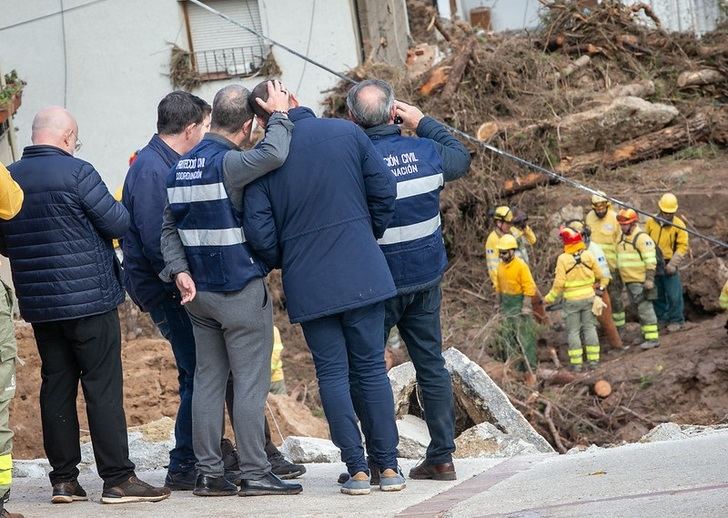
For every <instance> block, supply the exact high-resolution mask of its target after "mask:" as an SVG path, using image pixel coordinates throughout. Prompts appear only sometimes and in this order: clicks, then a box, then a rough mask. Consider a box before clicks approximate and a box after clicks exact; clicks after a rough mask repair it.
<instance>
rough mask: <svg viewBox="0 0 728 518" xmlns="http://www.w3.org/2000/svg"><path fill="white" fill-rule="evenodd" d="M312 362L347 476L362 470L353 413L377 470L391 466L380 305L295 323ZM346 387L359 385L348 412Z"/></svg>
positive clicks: (390, 410)
mask: <svg viewBox="0 0 728 518" xmlns="http://www.w3.org/2000/svg"><path fill="white" fill-rule="evenodd" d="M301 327H302V328H303V334H304V336H305V337H306V343H307V344H308V347H309V349H311V354H312V355H313V361H314V364H315V366H316V377H317V378H318V383H319V393H320V395H321V403H322V404H323V407H324V413H325V414H326V419H327V420H328V422H329V430H330V431H331V439H332V440H333V442H334V444H335V445H336V446H338V447H339V449H341V458H342V460H343V461H344V462H345V463H346V467H347V469H348V471H349V474H351V475H353V474H355V473H357V472H359V471H364V472H368V471H369V468H368V466H367V461H366V459H365V458H364V447H363V446H362V441H361V434H360V433H359V427H358V426H357V414H358V415H359V419H360V420H361V422H362V428H363V429H365V430H367V437H366V439H367V449H368V451H369V455H370V456H371V457H372V459H373V460H374V462H375V463H376V464H377V465H378V466H379V467H380V468H381V469H382V470H384V469H387V468H392V469H396V467H397V443H398V442H399V436H398V434H397V425H396V424H395V417H394V399H393V397H392V388H391V387H390V385H389V379H388V378H387V370H386V367H385V364H384V340H382V328H383V327H384V303H382V302H380V303H377V304H373V305H370V306H365V307H362V308H357V309H352V310H349V311H344V312H343V313H338V314H336V315H331V316H328V317H323V318H317V319H315V320H311V321H308V322H303V323H302V324H301ZM350 379H351V382H352V385H355V386H357V387H359V390H360V394H359V395H358V396H357V398H358V408H357V412H356V413H355V412H354V404H353V402H352V393H351V392H350V386H349V380H350Z"/></svg>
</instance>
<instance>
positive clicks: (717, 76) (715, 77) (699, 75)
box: [677, 68, 723, 88]
mask: <svg viewBox="0 0 728 518" xmlns="http://www.w3.org/2000/svg"><path fill="white" fill-rule="evenodd" d="M722 80H723V74H721V73H720V72H718V71H717V70H713V69H712V68H704V69H702V70H695V71H688V72H683V73H682V74H680V75H679V76H678V77H677V86H679V87H680V88H687V87H689V86H703V85H711V84H715V83H719V82H720V81H722Z"/></svg>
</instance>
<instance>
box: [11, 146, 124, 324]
mask: <svg viewBox="0 0 728 518" xmlns="http://www.w3.org/2000/svg"><path fill="white" fill-rule="evenodd" d="M8 170H9V171H10V173H11V174H12V176H13V179H14V180H15V181H16V182H18V184H19V185H20V187H21V188H22V189H23V192H24V193H25V201H24V203H23V208H22V210H21V211H20V213H19V214H18V215H17V216H16V217H15V218H13V219H12V220H9V221H2V222H0V253H2V254H3V255H6V256H8V257H9V258H10V266H11V268H12V272H13V283H14V284H15V290H16V293H17V295H18V302H19V304H20V314H21V315H22V316H23V318H24V319H25V320H26V321H28V322H50V321H54V320H69V319H76V318H81V317H87V316H91V315H99V314H102V313H106V312H108V311H111V310H112V309H114V308H116V306H118V305H119V304H121V303H122V302H123V301H124V289H123V288H122V287H121V269H120V266H119V263H118V261H117V260H116V255H115V254H114V249H113V247H112V244H111V240H112V239H114V238H119V237H121V236H123V235H124V233H125V232H126V230H127V228H128V227H129V214H128V213H127V212H126V209H125V208H124V206H123V205H122V204H121V203H118V202H117V201H116V200H114V198H113V197H112V196H111V194H110V193H109V190H108V189H107V188H106V185H104V182H103V181H102V180H101V177H100V176H99V173H98V172H96V170H95V169H94V167H93V166H92V165H91V164H89V163H88V162H84V161H83V160H79V159H78V158H74V157H73V156H71V155H70V154H68V153H66V152H65V151H63V150H61V149H59V148H57V147H53V146H29V147H27V148H25V150H24V151H23V158H22V159H21V160H19V161H18V162H15V163H14V164H12V165H11V166H10V167H8Z"/></svg>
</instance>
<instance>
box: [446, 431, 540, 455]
mask: <svg viewBox="0 0 728 518" xmlns="http://www.w3.org/2000/svg"><path fill="white" fill-rule="evenodd" d="M455 447H456V449H455V454H454V456H455V457H456V458H458V459H465V458H469V457H514V456H516V455H535V454H538V453H540V451H539V450H538V448H536V446H534V445H533V444H531V443H528V442H526V441H524V440H523V439H519V438H517V437H513V436H509V435H506V434H504V433H503V432H501V431H500V430H499V429H498V428H496V427H495V426H493V425H492V424H490V423H487V422H486V423H480V424H479V425H476V426H473V427H472V428H469V429H467V430H465V431H464V432H463V433H461V434H460V435H459V436H458V438H457V439H455Z"/></svg>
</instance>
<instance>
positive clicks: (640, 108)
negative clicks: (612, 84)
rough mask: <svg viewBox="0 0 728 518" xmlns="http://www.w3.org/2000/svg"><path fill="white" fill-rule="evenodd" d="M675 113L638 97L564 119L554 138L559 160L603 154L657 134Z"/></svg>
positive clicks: (671, 108)
mask: <svg viewBox="0 0 728 518" xmlns="http://www.w3.org/2000/svg"><path fill="white" fill-rule="evenodd" d="M678 114H679V112H678V110H677V108H675V107H674V106H670V105H667V104H662V103H651V102H649V101H645V100H644V99H641V98H639V97H633V96H627V97H617V98H616V99H614V100H613V101H611V102H610V103H608V104H604V105H600V106H597V107H595V108H592V109H590V110H586V111H583V112H579V113H574V114H571V115H567V116H566V117H564V118H563V119H562V120H561V122H560V123H559V124H558V130H557V135H558V139H559V147H560V150H561V155H562V156H569V155H581V154H584V153H590V152H592V151H597V150H603V149H605V148H608V147H609V146H610V145H612V144H617V143H619V142H624V141H626V140H630V139H632V138H635V137H639V136H641V135H645V134H647V133H650V132H653V131H658V130H660V129H662V128H664V127H665V126H667V125H668V124H670V123H671V122H672V121H673V120H674V119H675V118H676V117H677V116H678Z"/></svg>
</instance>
